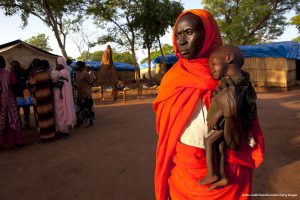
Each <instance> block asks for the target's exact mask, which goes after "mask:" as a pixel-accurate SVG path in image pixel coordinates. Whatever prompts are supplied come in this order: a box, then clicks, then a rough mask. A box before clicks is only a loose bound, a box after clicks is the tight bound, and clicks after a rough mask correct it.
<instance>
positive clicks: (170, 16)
mask: <svg viewBox="0 0 300 200" xmlns="http://www.w3.org/2000/svg"><path fill="white" fill-rule="evenodd" d="M160 9H161V10H160V11H159V13H160V15H161V16H160V19H161V20H160V22H161V23H160V24H159V27H158V30H159V32H158V35H157V41H158V46H159V49H160V53H161V56H162V61H163V65H162V69H161V70H160V73H161V75H163V74H165V73H166V72H167V66H166V62H165V58H164V52H163V49H162V46H161V42H160V37H162V36H164V35H165V34H166V32H167V31H168V29H169V27H173V26H174V24H175V21H176V19H177V17H178V15H179V14H180V13H181V12H182V11H183V9H184V8H183V6H182V4H181V3H180V2H176V1H170V0H162V1H161V6H160ZM166 13H167V14H166Z"/></svg>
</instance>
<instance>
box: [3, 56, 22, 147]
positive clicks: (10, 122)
mask: <svg viewBox="0 0 300 200" xmlns="http://www.w3.org/2000/svg"><path fill="white" fill-rule="evenodd" d="M5 66H6V62H5V59H4V58H3V57H2V56H0V99H1V101H0V151H1V150H3V145H4V144H14V145H15V146H16V147H17V148H20V147H22V146H23V145H22V143H21V123H20V116H19V112H18V105H17V100H16V97H15V95H14V93H13V91H12V87H13V85H15V84H16V83H17V79H16V76H15V75H14V73H12V72H9V71H7V70H6V69H5Z"/></svg>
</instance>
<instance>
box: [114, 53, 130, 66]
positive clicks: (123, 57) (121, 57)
mask: <svg viewBox="0 0 300 200" xmlns="http://www.w3.org/2000/svg"><path fill="white" fill-rule="evenodd" d="M113 52H115V53H113V61H114V62H125V63H129V64H131V65H134V64H135V63H134V61H133V59H132V55H131V53H130V52H129V51H126V52H122V53H118V52H116V51H113Z"/></svg>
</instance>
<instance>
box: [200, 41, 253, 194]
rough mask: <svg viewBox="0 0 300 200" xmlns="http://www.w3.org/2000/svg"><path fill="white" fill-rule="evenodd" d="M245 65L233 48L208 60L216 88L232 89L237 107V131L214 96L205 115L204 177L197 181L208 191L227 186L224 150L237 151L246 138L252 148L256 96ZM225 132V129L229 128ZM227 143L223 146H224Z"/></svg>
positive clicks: (222, 48) (228, 48)
mask: <svg viewBox="0 0 300 200" xmlns="http://www.w3.org/2000/svg"><path fill="white" fill-rule="evenodd" d="M243 64H244V56H243V53H242V52H241V50H240V49H239V48H238V47H235V46H223V47H220V48H218V49H217V50H215V51H214V52H213V53H212V54H211V56H210V58H209V65H210V70H211V75H212V77H213V79H215V80H219V81H220V84H219V87H222V86H224V85H225V84H230V85H231V86H234V90H235V94H236V95H237V96H236V99H237V106H236V111H237V112H236V113H237V117H236V120H235V123H234V124H235V125H236V128H237V130H235V131H234V130H233V129H232V126H231V125H232V124H231V125H228V124H229V123H232V122H229V121H227V122H226V120H225V118H224V116H223V113H222V110H221V109H220V107H219V106H218V104H217V102H216V99H215V97H214V98H213V99H212V103H211V106H210V108H209V111H208V114H207V123H208V128H209V129H210V130H212V132H210V134H209V136H208V137H207V138H205V150H206V164H207V174H206V176H205V177H204V178H203V179H201V180H200V184H201V185H205V184H212V185H211V186H210V187H209V190H212V189H214V188H216V187H220V186H225V185H227V184H228V180H227V178H226V175H225V172H224V160H225V154H224V151H225V148H226V147H229V148H230V149H234V150H238V148H239V144H240V143H242V142H243V141H246V138H248V139H249V141H248V144H249V145H250V146H251V147H253V146H254V145H255V144H254V140H253V138H252V137H251V136H250V133H249V130H250V127H251V123H252V122H253V120H254V119H255V118H256V111H257V110H256V93H255V90H254V88H253V87H252V85H251V82H250V75H249V74H248V73H247V72H244V71H242V70H241V67H242V66H243ZM230 126H231V128H229V129H228V127H230ZM225 144H226V145H225ZM213 146H215V147H216V149H218V150H217V151H216V152H215V153H216V155H217V156H218V155H219V156H220V159H217V161H218V162H219V165H218V166H219V176H218V175H216V174H215V172H214V163H213V162H214V159H213V154H214V152H213Z"/></svg>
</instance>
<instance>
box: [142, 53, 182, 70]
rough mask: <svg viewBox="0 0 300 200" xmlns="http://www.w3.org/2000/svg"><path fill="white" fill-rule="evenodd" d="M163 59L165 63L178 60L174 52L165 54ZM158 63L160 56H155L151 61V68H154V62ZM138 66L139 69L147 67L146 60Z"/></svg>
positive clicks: (172, 62)
mask: <svg viewBox="0 0 300 200" xmlns="http://www.w3.org/2000/svg"><path fill="white" fill-rule="evenodd" d="M165 61H166V64H174V63H176V62H177V61H178V58H177V57H176V55H175V54H171V55H165ZM158 63H160V64H162V56H157V57H156V58H155V59H153V60H152V61H151V68H155V67H156V64H158ZM139 67H140V69H145V68H148V61H146V62H144V63H143V64H141V65H140V66H139Z"/></svg>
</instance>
